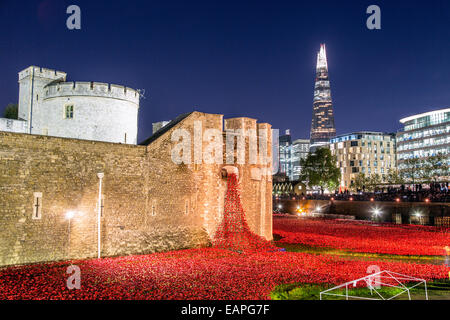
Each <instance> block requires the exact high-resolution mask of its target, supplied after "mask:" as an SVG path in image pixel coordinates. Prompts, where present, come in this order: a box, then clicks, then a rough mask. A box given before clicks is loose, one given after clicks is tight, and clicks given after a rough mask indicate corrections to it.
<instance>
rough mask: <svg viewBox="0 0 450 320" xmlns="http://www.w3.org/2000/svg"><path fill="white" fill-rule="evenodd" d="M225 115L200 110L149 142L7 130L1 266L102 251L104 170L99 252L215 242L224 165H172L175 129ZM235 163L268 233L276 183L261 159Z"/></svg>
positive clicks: (0, 181) (247, 199)
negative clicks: (36, 211) (35, 208)
mask: <svg viewBox="0 0 450 320" xmlns="http://www.w3.org/2000/svg"><path fill="white" fill-rule="evenodd" d="M222 117H223V116H222V115H211V114H204V113H199V112H194V113H192V114H191V115H190V116H188V117H187V118H186V119H184V120H183V121H181V122H180V123H179V124H177V125H176V126H174V127H173V128H171V129H170V130H169V131H167V132H166V133H164V134H163V135H162V136H160V137H159V138H158V139H157V140H155V141H153V142H152V143H151V144H149V145H148V146H133V145H123V144H112V143H104V142H94V141H86V140H76V139H65V138H55V137H46V136H38V135H28V134H18V133H7V132H0V193H1V198H0V226H1V229H0V265H12V264H23V263H33V262H42V261H55V260H64V259H68V258H70V259H81V258H89V257H96V255H97V222H96V221H97V220H96V219H97V203H98V188H99V179H98V178H97V173H98V172H104V178H103V187H102V189H103V190H102V191H103V192H102V194H103V206H102V212H103V214H102V218H101V239H102V251H101V252H102V256H115V255H128V254H141V253H150V252H155V251H165V250H173V249H181V248H191V247H196V246H206V245H208V243H209V242H210V239H211V237H212V236H214V232H215V230H216V227H217V225H218V223H219V222H220V221H221V218H222V215H223V201H224V196H225V191H226V180H225V179H222V177H221V168H222V167H223V165H220V164H210V165H205V164H187V165H185V164H181V165H177V164H175V163H174V162H172V160H171V158H170V157H171V150H172V148H173V146H174V142H172V141H171V133H172V131H173V130H176V129H178V128H184V129H186V130H187V131H190V132H192V131H191V130H192V128H193V123H194V121H201V122H202V125H203V126H202V127H203V130H206V129H208V128H217V129H219V130H221V129H222V122H223V121H222V120H223V118H222ZM253 121H254V123H255V125H256V121H255V120H253ZM261 125H262V126H269V125H267V124H259V126H261ZM203 143H204V144H205V145H206V142H203ZM269 150H271V148H269ZM192 154H193V153H192ZM238 167H239V172H240V180H241V186H242V191H243V192H242V202H243V206H244V209H245V210H246V212H247V218H248V220H249V225H250V227H251V229H252V230H253V231H255V232H256V233H258V234H261V235H263V236H265V237H266V238H267V239H271V237H272V234H271V233H272V224H271V190H272V185H271V181H270V179H268V178H267V177H265V176H264V175H260V176H258V175H257V174H256V173H255V170H253V169H255V168H256V169H259V170H261V171H262V170H263V167H264V166H263V165H259V164H255V165H251V166H250V165H239V166H238ZM255 192H256V193H255ZM35 193H41V194H42V203H41V217H40V219H34V218H33V206H34V205H35V200H34V195H35ZM69 211H73V212H75V216H74V217H73V218H72V219H71V220H70V226H69V220H67V219H66V218H65V214H66V213H67V212H69Z"/></svg>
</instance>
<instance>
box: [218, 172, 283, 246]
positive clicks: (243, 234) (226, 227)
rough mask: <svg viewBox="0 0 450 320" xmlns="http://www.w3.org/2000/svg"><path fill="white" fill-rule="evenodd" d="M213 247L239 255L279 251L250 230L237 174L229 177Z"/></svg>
mask: <svg viewBox="0 0 450 320" xmlns="http://www.w3.org/2000/svg"><path fill="white" fill-rule="evenodd" d="M213 246H214V247H216V248H219V249H227V250H232V251H235V252H239V253H249V252H254V251H279V248H277V247H275V246H273V245H272V244H271V243H270V242H269V241H267V240H265V239H264V238H263V237H260V236H258V235H257V234H255V233H253V232H252V231H251V230H250V228H249V226H248V223H247V220H246V218H245V212H244V209H243V208H242V203H241V196H240V190H239V182H238V180H237V176H236V174H235V173H232V174H229V175H228V181H227V193H226V196H225V204H224V214H223V220H222V222H221V224H220V225H219V227H218V229H217V232H216V235H215V237H214V239H213Z"/></svg>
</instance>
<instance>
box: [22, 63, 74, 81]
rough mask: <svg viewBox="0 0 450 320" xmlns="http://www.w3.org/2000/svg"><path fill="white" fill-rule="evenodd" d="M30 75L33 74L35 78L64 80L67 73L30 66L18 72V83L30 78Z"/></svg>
mask: <svg viewBox="0 0 450 320" xmlns="http://www.w3.org/2000/svg"><path fill="white" fill-rule="evenodd" d="M32 74H34V76H35V77H40V78H45V79H51V80H56V79H61V78H62V79H63V80H64V81H65V80H66V77H67V73H65V72H62V71H57V70H53V69H47V68H42V67H36V66H30V67H28V68H26V69H25V70H22V71H20V72H19V81H21V80H23V79H25V78H27V77H30V76H31V75H32Z"/></svg>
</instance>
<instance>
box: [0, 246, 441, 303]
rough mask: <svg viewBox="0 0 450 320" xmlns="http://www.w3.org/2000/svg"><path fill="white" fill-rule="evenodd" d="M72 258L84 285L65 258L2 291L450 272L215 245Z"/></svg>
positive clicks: (257, 291)
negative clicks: (373, 269)
mask: <svg viewBox="0 0 450 320" xmlns="http://www.w3.org/2000/svg"><path fill="white" fill-rule="evenodd" d="M73 263H74V264H76V265H77V266H79V267H80V269H81V289H72V290H69V289H67V287H66V279H67V278H68V276H69V275H67V274H66V269H67V266H68V265H69V264H68V263H53V264H44V265H33V266H25V267H14V268H7V269H3V270H0V299H269V294H270V292H271V290H273V288H274V287H275V286H277V285H279V284H283V283H292V282H303V283H327V284H338V283H342V282H345V281H349V280H352V279H356V278H359V277H362V276H365V275H367V267H368V266H370V265H374V264H376V265H378V266H379V267H380V268H381V269H388V270H391V271H394V272H399V273H403V274H408V275H411V276H416V277H420V278H425V279H427V280H430V279H437V278H446V277H448V272H449V271H448V267H447V266H445V265H426V264H410V263H399V262H382V261H355V260H353V261H346V260H344V259H341V258H338V257H331V256H320V255H312V254H306V253H299V252H260V253H255V254H239V253H234V252H231V251H227V250H219V249H213V248H205V249H191V250H181V251H173V252H167V253H155V254H150V255H142V256H129V257H120V258H106V259H101V260H97V259H92V260H84V261H74V262H73Z"/></svg>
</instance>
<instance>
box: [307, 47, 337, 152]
mask: <svg viewBox="0 0 450 320" xmlns="http://www.w3.org/2000/svg"><path fill="white" fill-rule="evenodd" d="M335 136H336V128H335V127H334V114H333V104H332V101H331V89H330V80H329V78H328V63H327V52H326V50H325V44H321V45H320V51H319V53H318V54H317V67H316V84H315V87H314V103H313V114H312V122H311V144H310V147H309V151H310V152H315V151H316V150H317V148H319V147H321V146H326V145H328V144H329V143H330V139H332V138H334V137H335Z"/></svg>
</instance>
